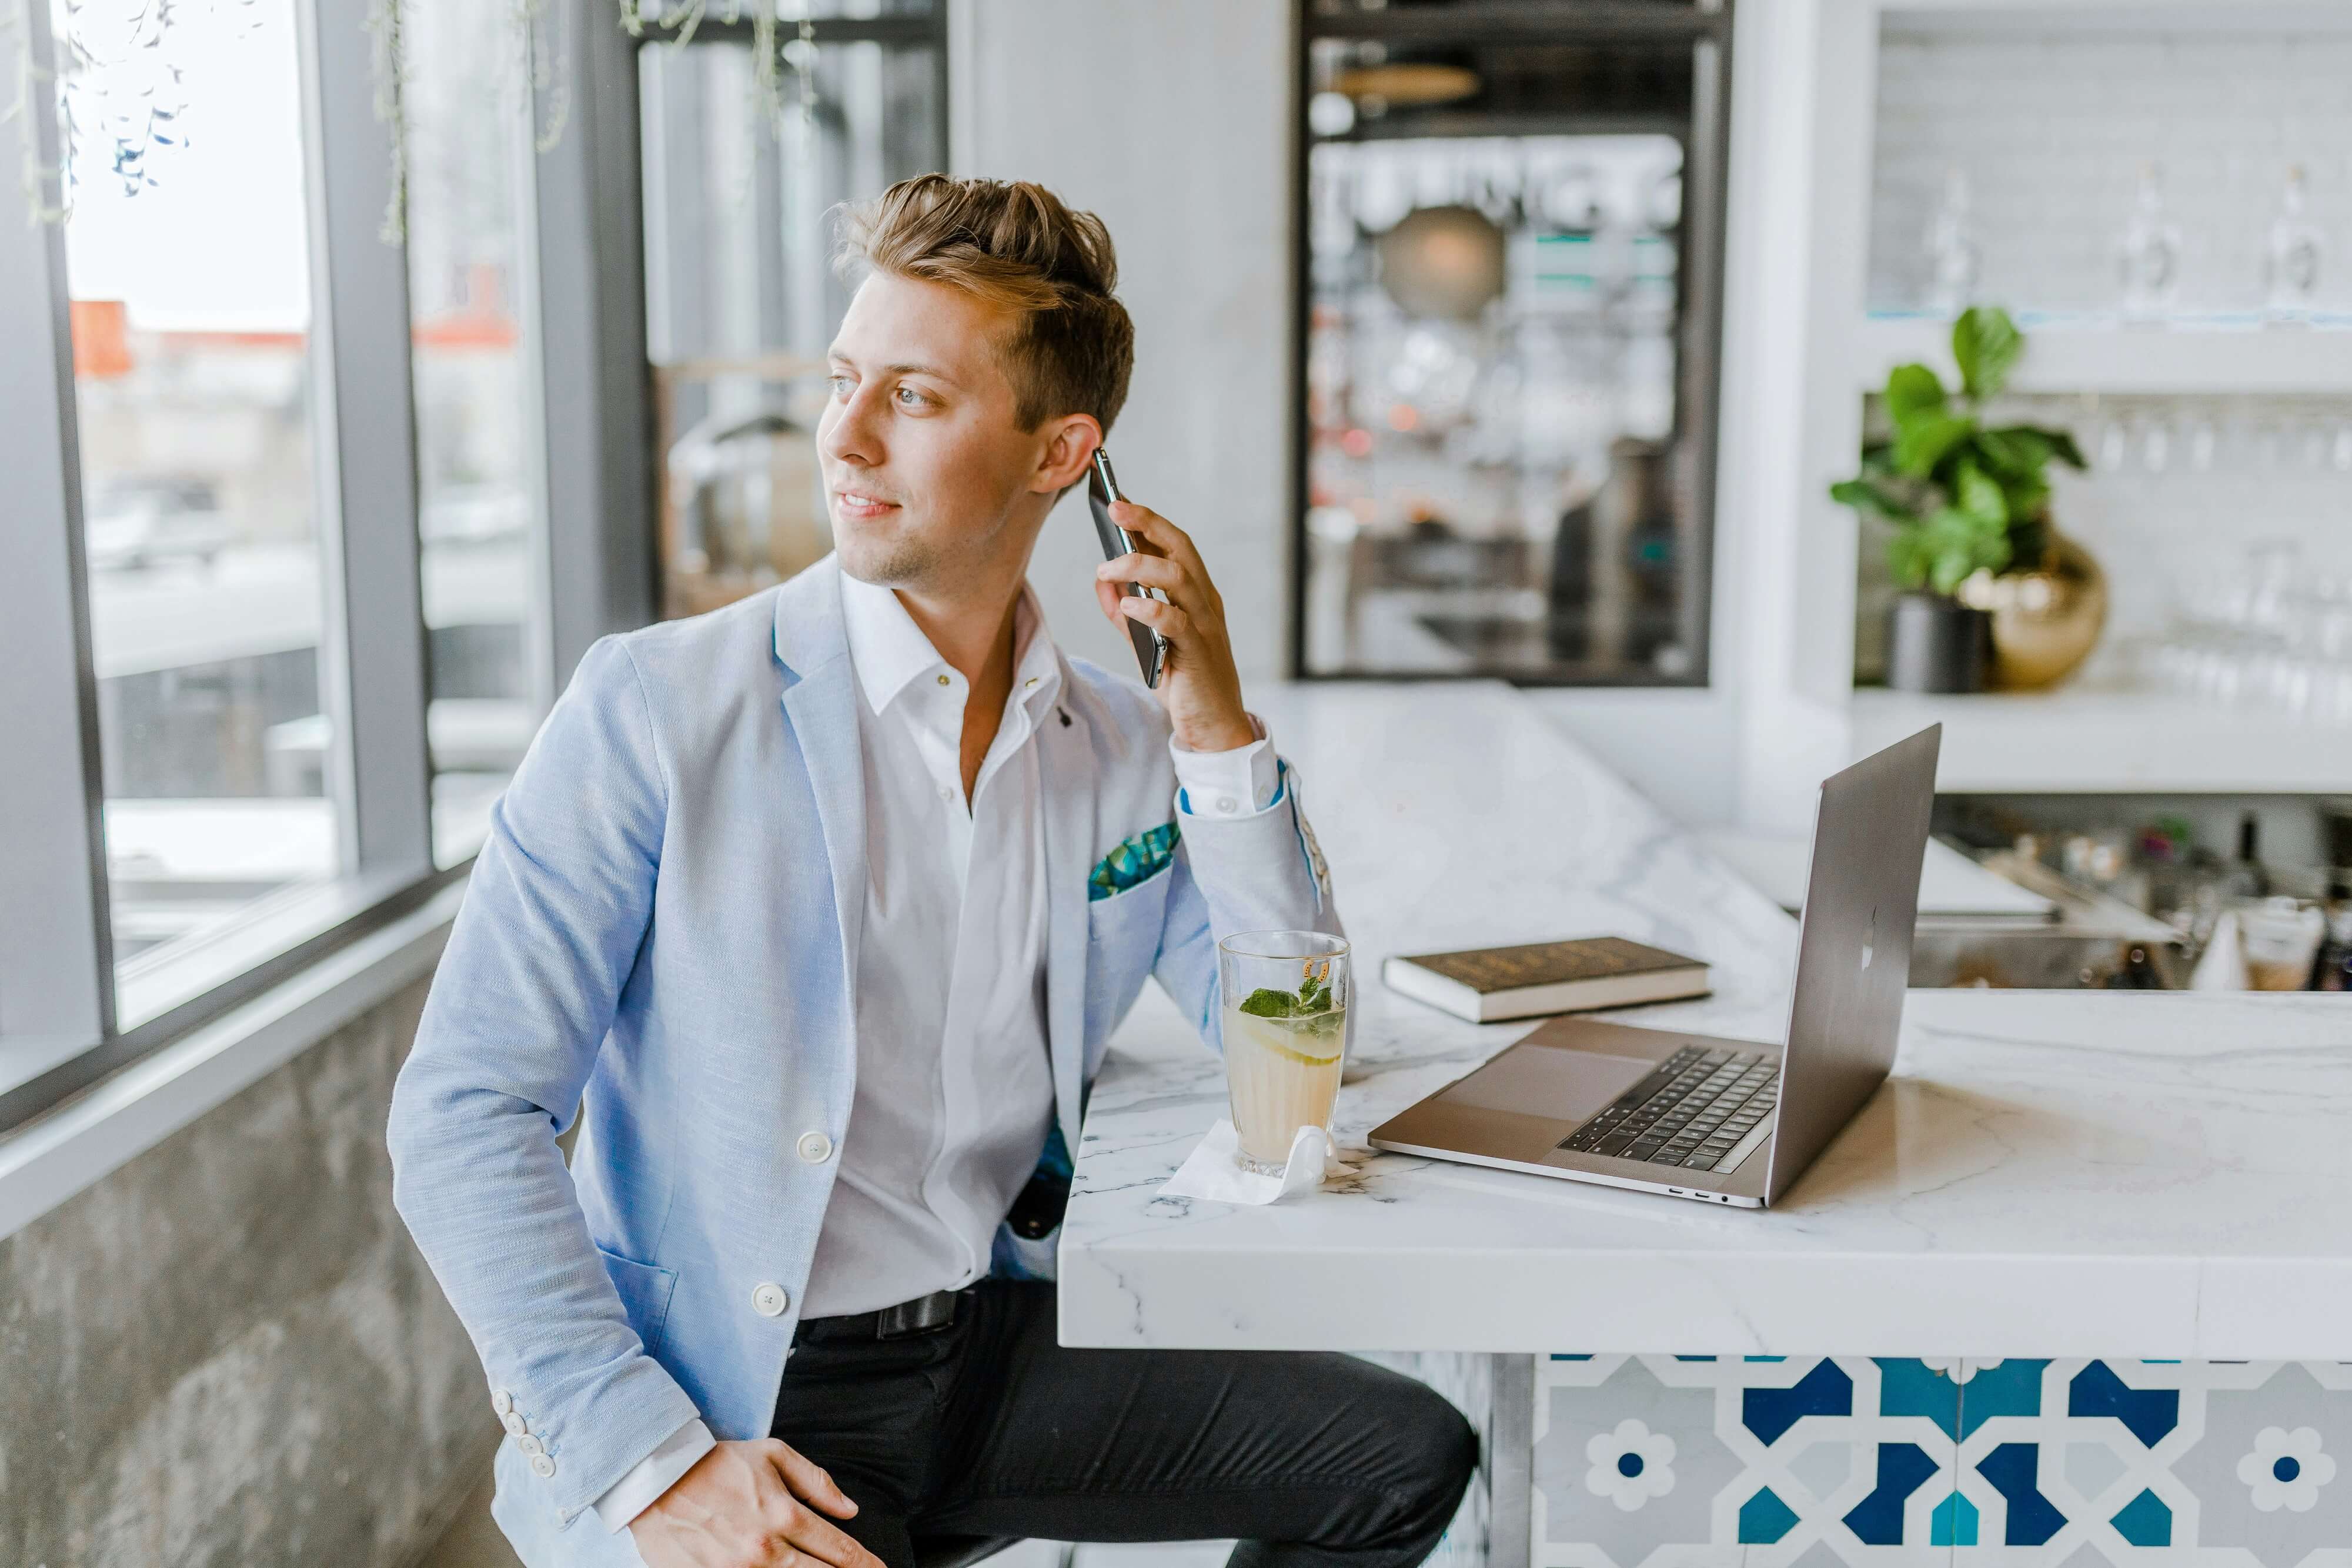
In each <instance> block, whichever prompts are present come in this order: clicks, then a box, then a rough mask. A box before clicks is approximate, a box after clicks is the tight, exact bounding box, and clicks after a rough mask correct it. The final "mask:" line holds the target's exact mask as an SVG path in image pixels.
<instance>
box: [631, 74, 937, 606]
mask: <svg viewBox="0 0 2352 1568" xmlns="http://www.w3.org/2000/svg"><path fill="white" fill-rule="evenodd" d="M639 59H640V62H641V64H640V78H639V79H640V84H641V89H642V101H643V113H644V116H645V124H644V148H645V189H646V290H647V294H648V299H647V311H646V326H647V337H648V340H649V341H648V352H649V354H650V357H651V358H652V361H653V365H654V385H655V397H656V421H657V425H658V429H657V432H656V439H657V441H658V443H659V447H658V450H659V451H660V453H661V454H662V459H663V460H662V519H661V527H662V549H661V560H662V583H663V612H664V613H665V614H667V615H691V614H697V613H699V612H702V611H706V610H711V609H715V608H717V607H718V606H719V605H721V604H724V603H727V602H729V601H732V600H736V599H740V598H741V597H743V596H744V595H745V594H748V593H752V592H756V591H759V590H760V589H761V588H765V587H767V586H769V585H770V584H772V583H774V582H777V581H780V580H782V579H783V578H786V577H789V576H791V575H792V574H793V572H795V571H798V570H800V569H801V568H803V567H804V566H807V565H808V564H810V563H811V562H813V561H814V560H816V559H819V558H820V557H822V556H823V555H824V553H825V552H826V551H827V550H829V549H832V548H833V546H832V536H831V532H830V529H829V528H827V525H826V521H825V514H824V495H823V490H822V486H821V485H820V483H819V480H818V477H817V472H816V454H815V448H814V434H813V433H814V429H815V423H816V417H817V414H818V413H820V412H821V411H822V409H823V407H824V382H823V380H822V361H823V356H824V350H825V348H826V346H827V345H828V344H829V343H830V342H831V341H832V340H833V333H834V329H835V327H837V326H838V325H839V324H840V321H841V316H842V312H843V311H844V310H845V309H846V308H848V304H849V291H848V288H847V287H846V286H845V285H844V284H843V283H842V281H841V279H840V278H839V277H836V276H835V272H834V270H833V265H832V246H833V241H834V232H833V223H832V216H831V214H832V212H833V209H834V208H835V206H836V205H837V204H840V203H842V202H845V201H861V200H864V199H866V198H867V197H870V196H874V195H877V194H879V193H881V192H882V191H883V190H884V189H886V188H887V187H888V186H889V185H890V184H892V183H894V182H896V181H898V180H902V179H905V178H906V177H907V176H908V175H910V174H919V173H922V172H925V171H927V170H931V169H937V168H939V167H940V166H941V165H942V164H943V163H944V162H946V135H947V133H946V126H945V113H944V106H943V105H941V104H940V101H939V93H940V86H939V74H938V55H937V53H936V51H935V50H933V49H931V48H929V47H921V46H895V45H887V44H880V43H873V42H859V43H847V44H826V45H822V46H820V47H819V48H818V50H817V57H816V65H815V68H814V77H815V89H816V93H815V99H814V107H813V110H812V111H811V112H810V113H808V114H806V115H803V112H802V110H800V108H799V99H798V90H799V89H798V82H797V78H796V77H795V75H794V73H793V72H792V71H790V70H787V71H786V73H785V81H784V87H783V95H784V99H785V109H784V112H783V114H782V117H781V120H780V121H779V122H778V123H776V124H774V125H771V124H769V123H768V121H767V119H766V117H765V116H764V115H763V114H762V113H761V110H760V108H759V105H758V101H757V99H756V97H755V95H754V92H753V82H752V71H751V50H750V49H749V48H747V47H743V46H741V45H739V44H732V43H712V44H696V45H693V46H691V47H687V48H684V49H679V48H674V47H669V46H667V45H656V46H652V47H647V48H646V50H644V51H643V53H642V54H641V55H640V57H639Z"/></svg>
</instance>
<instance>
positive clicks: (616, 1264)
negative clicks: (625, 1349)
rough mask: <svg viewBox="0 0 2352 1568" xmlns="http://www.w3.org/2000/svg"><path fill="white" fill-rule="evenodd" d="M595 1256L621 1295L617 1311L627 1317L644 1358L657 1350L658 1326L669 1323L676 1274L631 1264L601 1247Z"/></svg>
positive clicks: (659, 1329) (674, 1271)
mask: <svg viewBox="0 0 2352 1568" xmlns="http://www.w3.org/2000/svg"><path fill="white" fill-rule="evenodd" d="M596 1256H597V1258H598V1259H599V1260H601V1261H602V1262H603V1263H604V1272H605V1274H606V1275H607V1276H609V1277H610V1278H611V1280H612V1281H613V1289H614V1290H615V1291H619V1292H620V1294H621V1310H622V1311H623V1312H626V1313H627V1314H628V1316H629V1326H630V1327H631V1328H634V1329H635V1330H636V1331H637V1337H638V1338H639V1339H641V1340H643V1341H645V1343H646V1354H647V1355H651V1354H654V1353H655V1352H656V1350H658V1349H659V1348H660V1347H661V1340H662V1325H663V1324H664V1323H666V1322H667V1321H668V1319H669V1299H670V1296H671V1294H672V1293H673V1292H674V1291H677V1271H676V1270H670V1269H656V1268H655V1267H654V1266H653V1265H652V1264H651V1263H635V1262H632V1261H630V1260H628V1259H626V1258H624V1257H621V1256H620V1255H618V1254H617V1253H613V1252H607V1251H606V1250H605V1249H603V1248H602V1247H599V1248H597V1249H596Z"/></svg>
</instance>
